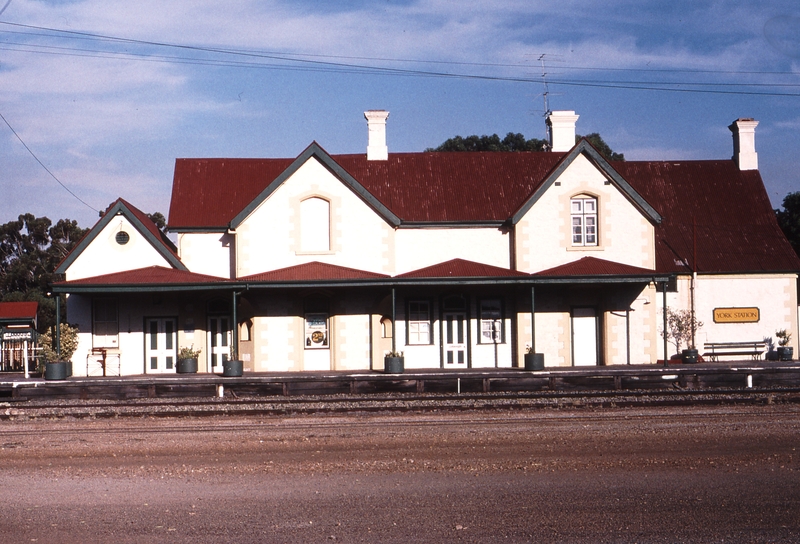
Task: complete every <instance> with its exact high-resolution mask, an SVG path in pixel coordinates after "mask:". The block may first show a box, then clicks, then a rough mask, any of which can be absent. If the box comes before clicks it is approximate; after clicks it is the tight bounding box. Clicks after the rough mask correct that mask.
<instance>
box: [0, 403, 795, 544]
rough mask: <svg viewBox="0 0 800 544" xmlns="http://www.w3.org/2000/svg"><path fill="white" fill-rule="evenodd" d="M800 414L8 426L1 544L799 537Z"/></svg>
mask: <svg viewBox="0 0 800 544" xmlns="http://www.w3.org/2000/svg"><path fill="white" fill-rule="evenodd" d="M798 447H800V408H798V407H796V406H791V405H772V406H763V407H730V408H725V407H717V408H688V409H687V408H675V409H664V408H660V409H645V410H643V409H627V410H624V409H618V410H601V411H591V410H587V409H580V408H576V409H560V410H539V411H531V412H523V411H508V412H500V411H491V412H479V413H463V412H462V413H431V414H414V415H392V414H385V415H359V414H352V415H340V416H330V415H326V416H302V417H281V418H236V417H224V416H218V417H206V418H201V419H191V418H189V419H179V418H167V419H163V418H161V419H154V418H149V417H144V418H136V419H132V418H131V419H128V418H125V419H122V418H121V419H117V420H98V421H87V420H69V419H61V420H48V421H27V420H25V419H24V418H20V419H14V420H11V421H3V422H0V489H2V490H3V491H2V492H3V496H4V501H3V502H4V504H3V507H2V509H0V542H59V543H73V542H76V543H77V542H110V541H113V542H118V543H127V542H131V543H132V542H137V543H141V542H144V543H147V542H193V543H205V542H289V543H293V542H298V543H299V542H323V541H325V542H330V541H342V542H404V543H405V542H497V541H503V542H534V541H540V542H587V543H588V542H593V543H594V542H798V541H800V470H798V469H800V464H798V459H799V457H798V452H797V450H796V448H798Z"/></svg>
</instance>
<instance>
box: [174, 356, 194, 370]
mask: <svg viewBox="0 0 800 544" xmlns="http://www.w3.org/2000/svg"><path fill="white" fill-rule="evenodd" d="M175 370H176V372H177V373H178V374H194V373H195V372H197V358H196V357H194V358H192V359H178V366H177V367H176V368H175Z"/></svg>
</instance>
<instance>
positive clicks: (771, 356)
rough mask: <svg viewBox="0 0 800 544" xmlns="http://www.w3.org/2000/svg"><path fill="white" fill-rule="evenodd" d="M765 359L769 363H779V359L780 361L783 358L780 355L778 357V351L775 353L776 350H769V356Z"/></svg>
mask: <svg viewBox="0 0 800 544" xmlns="http://www.w3.org/2000/svg"><path fill="white" fill-rule="evenodd" d="M764 358H765V359H766V360H767V361H777V360H778V359H780V358H781V356H780V355H778V352H777V351H775V350H774V349H771V350H769V351H768V352H767V354H766V355H765V356H764Z"/></svg>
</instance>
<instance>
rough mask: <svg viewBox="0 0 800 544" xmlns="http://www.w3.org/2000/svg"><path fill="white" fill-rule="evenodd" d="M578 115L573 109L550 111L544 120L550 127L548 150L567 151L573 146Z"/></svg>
mask: <svg viewBox="0 0 800 544" xmlns="http://www.w3.org/2000/svg"><path fill="white" fill-rule="evenodd" d="M578 117H580V115H575V112H574V111H551V112H548V114H547V119H546V120H545V122H546V123H547V126H548V127H550V151H569V150H570V149H572V148H573V147H575V123H576V122H577V121H578Z"/></svg>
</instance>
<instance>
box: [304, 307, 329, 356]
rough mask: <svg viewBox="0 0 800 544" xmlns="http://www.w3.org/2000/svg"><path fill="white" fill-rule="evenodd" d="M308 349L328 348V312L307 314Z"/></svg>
mask: <svg viewBox="0 0 800 544" xmlns="http://www.w3.org/2000/svg"><path fill="white" fill-rule="evenodd" d="M306 349H328V314H322V313H314V314H306Z"/></svg>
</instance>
